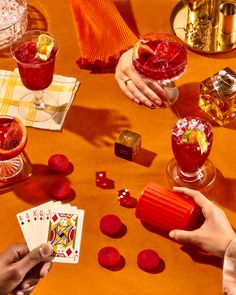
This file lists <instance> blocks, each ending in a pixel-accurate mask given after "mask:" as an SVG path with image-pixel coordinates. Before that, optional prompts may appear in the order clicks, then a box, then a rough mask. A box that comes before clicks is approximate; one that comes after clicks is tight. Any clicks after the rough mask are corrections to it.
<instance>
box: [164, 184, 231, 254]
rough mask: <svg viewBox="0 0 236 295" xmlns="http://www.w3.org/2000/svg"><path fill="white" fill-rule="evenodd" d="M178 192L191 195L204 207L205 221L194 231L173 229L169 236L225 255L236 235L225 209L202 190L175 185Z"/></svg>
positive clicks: (210, 251)
mask: <svg viewBox="0 0 236 295" xmlns="http://www.w3.org/2000/svg"><path fill="white" fill-rule="evenodd" d="M173 190H174V191H175V192H178V193H184V194H185V195H186V196H188V197H191V198H193V199H194V201H195V202H196V203H197V204H198V206H199V207H200V208H201V209H202V213H203V215H204V217H205V221H204V223H203V224H202V226H201V227H200V228H198V229H196V230H193V231H184V230H178V229H175V230H172V231H170V233H169V236H170V237H171V238H173V239H175V240H176V241H177V242H180V243H190V244H193V245H195V246H198V247H200V248H201V249H202V250H204V251H207V252H209V253H211V254H213V255H215V256H219V257H223V256H224V253H225V250H226V248H227V246H228V245H229V243H230V241H231V240H232V239H233V238H234V237H235V236H236V234H235V232H234V230H233V228H232V227H231V225H230V223H229V220H228V219H227V217H226V215H225V213H224V211H223V210H222V209H220V208H219V207H217V206H216V205H214V204H213V203H212V202H211V201H210V200H208V199H207V198H206V197H204V196H203V195H202V194H201V193H200V192H198V191H195V190H191V189H188V188H183V187H174V188H173Z"/></svg>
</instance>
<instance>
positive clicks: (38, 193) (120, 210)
mask: <svg viewBox="0 0 236 295" xmlns="http://www.w3.org/2000/svg"><path fill="white" fill-rule="evenodd" d="M88 1H89V0H88ZM118 2H119V1H118ZM127 2H130V5H129V8H130V9H132V14H133V16H134V19H135V21H136V25H137V28H138V30H139V32H140V33H141V34H144V33H148V32H151V31H166V32H171V26H170V22H169V17H170V13H171V11H172V9H173V8H174V6H175V5H176V4H177V1H174V0H158V1H151V0H148V1H147V0H131V1H127ZM29 10H30V14H31V26H38V27H39V28H43V29H47V30H48V31H49V32H51V33H53V34H54V35H55V36H56V37H57V38H58V40H59V42H60V52H59V55H58V57H57V62H56V68H55V73H56V74H61V75H65V76H71V77H76V78H77V79H78V80H79V81H80V82H81V86H80V88H79V90H78V92H77V94H76V96H75V99H74V101H73V104H72V106H71V108H70V110H69V112H68V115H67V117H66V120H65V123H64V126H63V129H62V131H61V132H52V131H44V130H39V129H34V128H28V136H29V139H28V143H27V146H26V153H27V155H28V156H29V158H30V160H31V162H32V165H33V176H32V177H31V178H30V179H29V180H28V181H26V182H23V183H20V184H18V185H15V186H14V187H11V188H10V189H8V190H5V191H3V192H1V197H0V213H1V214H0V224H1V235H2V240H1V247H0V249H1V250H3V249H4V248H6V247H7V246H8V245H9V244H11V243H14V242H24V238H23V235H22V233H21V230H20V227H19V225H18V223H17V220H16V214H17V213H18V212H21V211H23V210H26V209H30V208H32V207H33V206H35V205H37V204H40V203H42V202H46V201H48V200H50V197H49V196H48V193H47V192H46V191H45V189H46V184H45V186H44V185H43V183H47V180H48V179H49V178H50V174H49V173H48V172H47V160H48V158H49V156H51V155H52V154H54V153H64V154H66V155H67V157H68V158H69V159H70V160H71V162H72V163H73V165H74V171H73V172H72V173H71V174H70V175H69V176H68V178H69V179H70V181H71V184H72V187H73V189H74V191H75V194H76V196H75V198H74V199H73V200H72V201H71V204H72V205H76V206H78V207H79V208H82V209H84V210H85V219H84V228H83V235H82V242H81V251H80V261H79V264H76V265H71V264H60V263H54V265H53V268H52V270H51V272H50V274H49V275H48V277H47V278H45V279H43V280H42V281H41V282H40V284H39V286H38V287H37V288H36V290H35V291H34V294H35V295H37V294H40V295H42V294H50V295H59V294H70V295H77V294H80V295H95V294H100V295H108V294H109V295H110V294H112V295H128V294H136V295H139V294H145V295H157V294H160V295H162V294H165V295H173V294H175V295H183V294H186V295H187V294H191V295H199V294H202V295H211V294H212V295H216V294H221V284H222V282H221V279H222V274H221V266H222V261H221V260H219V259H217V258H214V257H212V256H210V255H202V254H200V253H197V252H196V250H195V249H193V248H192V247H189V246H182V245H180V244H178V243H175V242H173V241H172V240H170V239H168V238H166V237H164V236H162V235H159V234H157V233H155V232H152V231H150V230H148V229H146V228H145V227H144V226H143V225H142V224H141V222H140V221H139V220H138V219H136V218H135V210H134V209H132V208H131V209H127V208H124V207H121V206H119V203H118V200H117V190H119V189H122V188H128V189H129V190H130V193H131V195H132V196H133V197H135V198H139V196H140V194H141V192H142V190H143V189H144V187H145V186H146V184H147V183H148V182H150V181H154V182H157V183H158V184H160V185H162V186H164V187H168V181H167V177H166V171H165V169H166V166H167V164H168V162H169V160H170V159H172V158H173V154H172V149H171V142H170V135H171V128H172V126H173V125H174V123H175V122H176V120H177V119H178V115H177V114H176V112H175V111H174V110H173V109H172V108H168V109H165V110H161V109H155V110H151V109H148V108H146V107H143V106H139V105H136V104H135V103H133V102H131V101H130V100H129V99H128V98H126V97H125V96H124V94H123V93H122V92H121V91H120V89H119V87H118V85H117V82H116V81H115V79H114V74H112V73H107V74H92V73H90V72H89V71H86V70H80V69H79V68H78V67H77V65H76V63H75V61H76V59H77V58H78V57H79V48H78V43H77V39H76V32H75V27H74V23H73V19H72V15H71V11H70V6H69V1H67V0H60V1H53V0H48V1H40V0H29ZM123 11H124V12H126V13H127V14H128V13H129V11H128V10H126V9H123ZM235 57H236V51H235V50H234V51H231V52H227V53H224V54H218V55H200V54H196V53H194V52H192V51H188V67H187V71H186V73H185V74H184V76H183V77H181V78H180V79H179V80H178V81H177V85H178V86H179V90H180V103H179V108H178V112H179V115H180V116H184V115H187V114H191V111H192V110H193V104H194V100H195V101H196V97H198V93H199V82H200V81H202V80H204V79H205V78H207V77H209V76H211V75H212V74H214V73H216V72H217V71H219V70H220V69H223V68H225V67H227V66H230V67H231V68H232V69H233V70H234V71H236V58H235ZM14 67H15V63H14V61H13V59H12V58H11V57H10V56H9V54H7V53H6V52H4V53H1V52H0V68H1V69H6V70H13V69H14ZM235 128H236V125H235V122H234V123H232V124H230V125H228V126H225V127H219V126H214V143H213V147H212V151H211V154H210V160H211V161H212V162H213V163H214V165H215V167H216V169H217V179H216V182H215V185H214V186H213V188H212V189H211V191H209V192H207V196H208V197H209V199H211V200H212V201H214V202H215V203H216V204H217V205H218V206H220V207H222V208H223V209H224V210H225V212H226V214H227V216H228V217H229V219H230V221H231V223H232V225H233V226H236V214H235V210H236V180H235V167H236V153H235V147H234V144H235ZM122 129H129V130H132V131H134V132H136V133H138V134H140V135H141V136H142V148H143V149H144V151H145V153H144V156H143V158H142V159H140V160H139V161H134V162H130V161H126V160H124V159H121V158H119V157H116V156H115V155H114V140H115V139H116V137H117V136H118V134H119V133H120V132H121V131H122ZM100 170H105V171H106V173H107V176H108V178H110V179H112V180H113V181H114V184H115V187H114V188H111V189H102V188H99V187H97V186H96V185H95V172H96V171H100ZM105 214H116V215H118V216H119V217H120V218H121V220H122V222H123V223H124V224H125V226H126V228H127V232H126V234H125V235H124V236H123V237H121V238H118V239H112V238H110V237H107V236H105V235H104V234H102V233H101V232H100V230H99V221H100V218H101V217H102V216H104V215H105ZM108 245H110V246H114V247H116V248H117V249H118V250H119V251H120V253H121V254H122V256H123V257H124V259H125V266H124V267H123V268H122V269H121V270H119V271H109V270H107V269H105V268H102V267H101V266H100V265H99V264H98V262H97V252H98V250H99V249H100V248H101V247H104V246H108ZM146 248H150V249H153V250H155V251H157V252H158V253H159V255H160V258H161V259H162V262H163V267H162V269H161V270H160V272H159V273H155V274H150V273H147V272H144V271H142V270H141V269H139V268H138V266H137V263H136V256H137V254H138V253H139V251H141V250H143V249H146Z"/></svg>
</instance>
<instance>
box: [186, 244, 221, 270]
mask: <svg viewBox="0 0 236 295" xmlns="http://www.w3.org/2000/svg"><path fill="white" fill-rule="evenodd" d="M181 250H182V251H184V252H185V253H187V254H188V255H189V256H190V257H191V258H192V260H193V261H195V262H198V263H201V264H208V265H212V266H215V267H218V268H222V259H221V258H220V257H216V256H213V255H211V254H208V253H206V252H203V251H202V250H201V249H199V248H198V247H196V246H194V245H184V246H181Z"/></svg>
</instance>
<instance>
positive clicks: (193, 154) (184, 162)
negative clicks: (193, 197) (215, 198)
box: [167, 117, 216, 189]
mask: <svg viewBox="0 0 236 295" xmlns="http://www.w3.org/2000/svg"><path fill="white" fill-rule="evenodd" d="M171 141H172V150H173V154H174V156H175V158H174V159H172V160H171V161H170V162H169V164H168V166H167V175H168V177H169V180H170V181H171V183H172V184H173V185H179V186H186V187H190V188H193V189H200V188H204V187H210V186H211V185H212V184H213V183H214V180H215V177H216V171H215V167H214V166H213V164H212V162H211V161H210V160H208V156H209V154H210V151H211V147H212V142H213V129H212V126H211V125H210V123H208V122H206V121H204V120H202V119H201V118H195V117H185V118H182V119H179V120H178V121H177V123H176V124H175V126H174V127H173V129H172V135H171Z"/></svg>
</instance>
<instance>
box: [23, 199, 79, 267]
mask: <svg viewBox="0 0 236 295" xmlns="http://www.w3.org/2000/svg"><path fill="white" fill-rule="evenodd" d="M83 218H84V210H80V209H78V208H77V207H75V206H71V205H70V204H62V203H61V202H54V201H50V202H47V203H44V204H42V205H39V206H37V207H34V208H32V209H29V210H26V211H24V212H21V213H18V214H17V219H18V222H19V224H20V227H21V230H22V232H23V235H24V238H25V241H26V243H27V245H28V248H29V250H30V251H31V250H32V249H34V248H35V247H37V246H39V245H40V244H42V243H48V244H50V245H51V247H52V250H53V253H52V255H51V256H52V257H53V259H52V261H53V262H64V263H78V261H79V252H80V241H81V235H82V227H83Z"/></svg>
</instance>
